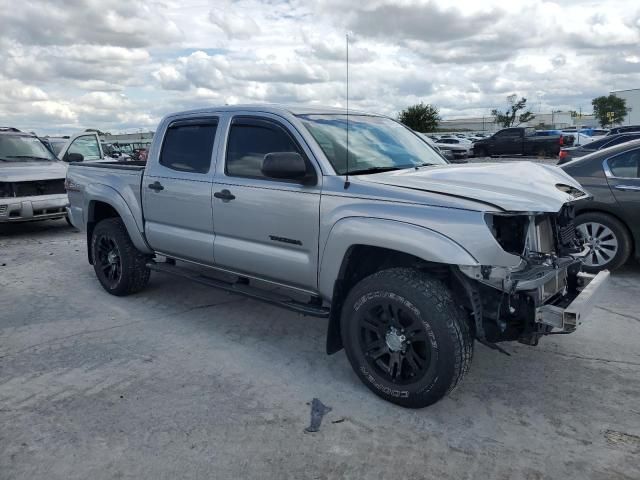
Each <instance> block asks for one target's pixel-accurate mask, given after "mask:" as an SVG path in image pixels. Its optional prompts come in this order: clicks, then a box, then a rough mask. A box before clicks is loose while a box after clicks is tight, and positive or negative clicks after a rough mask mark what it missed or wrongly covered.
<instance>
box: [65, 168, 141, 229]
mask: <svg viewBox="0 0 640 480" xmlns="http://www.w3.org/2000/svg"><path fill="white" fill-rule="evenodd" d="M144 168H145V162H143V161H141V162H126V163H125V162H77V163H71V164H69V168H68V170H67V182H68V183H70V184H71V185H72V187H71V188H69V189H68V191H67V194H68V195H69V203H70V214H71V216H72V220H71V221H72V222H73V223H74V225H76V223H75V222H78V223H79V224H81V223H82V222H83V209H86V208H88V207H89V204H88V203H86V202H85V195H87V198H93V199H96V198H98V199H99V198H104V199H106V201H107V203H109V204H111V205H112V206H113V207H114V208H116V209H118V208H119V207H121V208H122V210H123V211H128V212H130V214H131V215H132V216H133V219H134V220H135V225H136V227H137V229H138V231H140V232H141V231H143V228H144V222H143V218H142V193H141V185H142V177H143V175H144ZM125 209H126V210H125ZM121 215H122V214H121Z"/></svg>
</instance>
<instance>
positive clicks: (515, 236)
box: [484, 213, 529, 255]
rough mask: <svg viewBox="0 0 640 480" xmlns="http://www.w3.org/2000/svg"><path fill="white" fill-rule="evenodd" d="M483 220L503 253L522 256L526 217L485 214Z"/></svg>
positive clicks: (527, 219)
mask: <svg viewBox="0 0 640 480" xmlns="http://www.w3.org/2000/svg"><path fill="white" fill-rule="evenodd" d="M484 220H485V222H487V226H488V227H489V230H491V233H492V235H493V237H494V238H495V239H496V241H497V242H498V244H500V246H501V247H502V249H503V250H504V251H505V252H508V253H511V254H513V255H522V254H524V249H525V247H526V243H527V230H528V228H529V216H528V215H522V214H516V215H510V214H506V215H501V214H495V213H487V214H485V216H484Z"/></svg>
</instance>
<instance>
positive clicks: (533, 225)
mask: <svg viewBox="0 0 640 480" xmlns="http://www.w3.org/2000/svg"><path fill="white" fill-rule="evenodd" d="M347 133H348V135H347ZM66 188H67V191H68V194H69V200H70V206H69V215H70V218H71V221H72V223H73V224H74V226H76V227H77V228H79V229H83V230H85V231H86V235H87V245H88V260H89V263H91V264H92V265H93V268H94V270H95V273H96V276H97V278H98V280H99V282H100V283H101V284H102V286H103V287H104V289H105V290H106V291H107V292H109V293H111V294H113V295H127V294H132V293H135V292H139V291H141V290H142V289H143V288H144V287H145V285H146V284H147V282H148V281H149V276H150V272H151V271H154V272H161V273H163V274H173V275H179V276H182V277H186V278H188V279H190V280H193V281H196V282H200V283H203V284H206V285H211V286H213V287H217V288H221V289H224V290H226V291H229V292H233V293H237V294H242V295H246V296H249V297H252V298H254V299H258V300H262V301H265V302H270V303H272V304H275V305H278V306H280V307H283V308H287V309H290V310H293V311H295V312H298V313H301V314H305V315H310V316H315V317H321V318H326V319H327V320H325V321H327V338H326V350H327V353H329V354H331V353H335V352H338V351H340V350H341V349H343V348H344V349H345V350H346V354H347V357H348V359H349V361H350V363H351V365H352V366H353V368H354V370H355V372H356V374H357V375H358V377H359V378H360V379H361V380H362V382H363V383H364V384H365V385H366V386H367V387H368V388H370V389H371V390H372V391H373V392H374V393H376V394H377V395H379V396H381V397H382V398H384V399H386V400H389V401H391V402H393V403H396V404H399V405H402V406H405V407H413V408H417V407H424V406H427V405H429V404H432V403H434V402H436V401H437V400H439V399H440V398H442V397H443V396H444V395H446V394H447V393H448V392H450V391H451V390H452V389H453V388H454V387H455V386H456V385H458V384H459V382H460V380H461V379H462V377H463V376H464V375H465V374H466V373H467V370H468V369H469V365H470V362H471V358H472V355H473V350H474V341H478V342H480V343H483V344H485V345H487V346H489V347H492V348H494V349H498V350H502V348H501V347H500V346H498V345H497V344H498V342H503V341H514V340H517V341H519V342H522V343H525V344H528V345H536V344H537V343H538V341H539V340H540V339H541V337H543V336H545V335H549V334H555V333H569V332H573V331H574V330H575V329H576V327H577V326H578V324H579V323H580V322H581V321H582V319H583V318H584V316H585V315H587V313H588V312H589V310H590V308H591V305H592V303H593V302H594V301H595V298H596V294H597V293H598V291H600V290H601V287H602V286H603V285H604V284H605V283H606V279H607V276H608V272H606V271H604V272H601V273H599V274H597V276H593V275H592V276H588V275H585V274H582V273H581V272H580V270H581V264H582V260H581V256H583V255H584V253H583V248H582V245H581V244H580V242H579V241H578V240H577V237H576V234H575V228H574V225H573V209H574V207H573V204H574V202H575V201H577V200H579V199H584V198H588V196H589V195H588V194H587V193H586V192H585V191H584V190H583V189H582V187H581V186H580V184H579V183H577V182H576V181H575V180H573V179H572V178H571V177H570V176H568V175H567V174H565V173H564V172H563V171H562V170H560V169H558V168H557V167H554V166H547V165H539V164H534V163H530V162H516V163H513V164H512V165H511V166H510V168H508V169H505V168H504V165H501V164H475V165H474V164H464V165H451V164H449V163H447V161H446V159H444V158H443V157H442V156H441V155H439V154H438V153H437V152H436V151H435V150H434V149H433V147H431V146H430V145H429V144H428V143H427V142H426V141H424V139H423V138H421V137H420V136H419V135H417V134H416V133H414V132H412V131H411V130H409V129H407V128H406V127H404V126H403V125H401V124H399V123H397V122H396V121H394V120H392V119H390V118H387V117H384V116H378V115H372V114H366V113H357V112H345V111H341V110H330V109H315V108H285V107H278V106H264V105H261V106H225V107H212V108H205V109H201V110H192V111H188V112H182V113H176V114H172V115H168V116H167V117H165V118H164V119H163V120H162V121H161V123H160V125H159V127H158V129H157V130H156V134H155V136H154V139H153V143H152V145H151V148H150V150H149V157H148V160H147V161H146V163H143V162H138V163H136V162H129V163H116V162H113V163H108V162H106V163H86V162H83V163H77V164H76V163H72V164H71V165H70V166H69V169H68V175H67V179H66ZM274 287H276V288H274ZM256 321H260V319H259V318H256Z"/></svg>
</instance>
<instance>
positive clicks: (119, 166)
mask: <svg viewBox="0 0 640 480" xmlns="http://www.w3.org/2000/svg"><path fill="white" fill-rule="evenodd" d="M146 164H147V162H146V161H142V160H141V161H134V162H72V163H70V164H69V165H73V166H74V167H93V168H108V169H116V170H134V171H137V170H144V166H145V165H146Z"/></svg>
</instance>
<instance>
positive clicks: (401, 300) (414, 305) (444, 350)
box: [341, 268, 473, 408]
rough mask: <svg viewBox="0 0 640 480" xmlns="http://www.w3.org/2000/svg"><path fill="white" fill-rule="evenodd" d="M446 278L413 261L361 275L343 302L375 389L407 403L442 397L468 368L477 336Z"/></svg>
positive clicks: (357, 358) (350, 338) (350, 334)
mask: <svg viewBox="0 0 640 480" xmlns="http://www.w3.org/2000/svg"><path fill="white" fill-rule="evenodd" d="M465 315H466V314H465V312H464V310H462V309H461V308H460V307H459V306H457V305H456V304H455V303H454V301H453V298H452V296H451V294H450V292H449V290H448V289H447V288H446V287H445V285H444V284H443V283H442V282H440V281H439V280H436V279H434V278H431V277H430V276H428V275H426V274H424V273H422V272H420V271H418V270H414V269H410V268H392V269H389V270H382V271H380V272H378V273H375V274H373V275H371V276H369V277H367V278H365V279H363V280H362V281H360V282H359V283H358V284H357V285H356V286H355V287H354V288H353V289H352V290H351V292H349V294H348V296H347V298H346V300H345V303H344V305H343V309H342V318H341V329H342V340H343V344H344V346H345V350H346V352H347V357H348V358H349V362H350V363H351V366H352V367H353V369H354V370H355V372H356V374H357V375H358V377H360V380H362V382H363V383H364V384H365V385H366V386H367V387H368V388H369V389H371V390H372V391H373V392H374V393H375V394H376V395H378V396H380V397H382V398H384V399H385V400H388V401H390V402H392V403H395V404H398V405H401V406H403V407H410V408H421V407H426V406H428V405H431V404H432V403H435V402H437V401H438V400H440V399H441V398H442V397H443V396H444V395H446V394H447V393H449V392H450V391H452V390H453V388H454V387H455V386H456V385H457V384H458V383H459V381H460V380H461V379H462V377H463V376H464V375H465V373H466V372H467V370H468V368H469V364H470V362H471V357H472V355H473V340H472V338H471V335H470V333H469V326H468V323H467V320H466V318H465Z"/></svg>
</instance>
